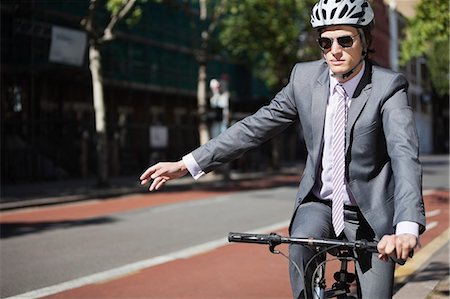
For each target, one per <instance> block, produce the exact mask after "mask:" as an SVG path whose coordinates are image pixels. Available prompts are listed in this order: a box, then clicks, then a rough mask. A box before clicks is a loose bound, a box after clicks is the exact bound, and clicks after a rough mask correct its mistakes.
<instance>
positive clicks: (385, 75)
mask: <svg viewBox="0 0 450 299" xmlns="http://www.w3.org/2000/svg"><path fill="white" fill-rule="evenodd" d="M407 88H408V83H407V81H406V79H405V78H404V76H403V75H401V74H397V73H393V72H391V71H389V70H386V69H383V68H380V67H377V66H373V65H372V64H371V63H370V62H367V63H366V68H365V73H364V75H363V77H362V79H361V81H360V83H359V85H358V87H357V89H356V91H355V94H354V96H353V99H352V104H351V106H350V108H349V112H348V122H347V129H346V130H347V133H346V139H347V140H346V141H347V142H346V147H347V149H346V179H347V182H348V187H349V188H350V190H351V192H352V194H353V195H354V197H355V200H356V202H357V204H358V206H359V208H360V210H361V212H362V213H363V215H364V217H365V218H366V220H367V221H368V223H369V224H370V226H371V227H372V229H373V230H374V232H375V234H376V235H377V237H379V238H381V237H382V236H383V235H386V234H392V233H393V232H394V230H395V226H396V225H397V223H399V222H401V221H412V222H416V223H418V224H419V227H420V228H419V231H420V233H422V232H423V231H424V230H425V210H424V205H423V199H422V168H421V165H420V163H419V158H418V148H419V146H418V137H417V132H416V127H415V123H414V116H413V111H412V109H411V107H410V106H409V105H408V100H407V94H406V92H407ZM328 97H329V68H328V66H327V64H326V63H325V61H324V60H319V61H313V62H306V63H298V64H296V65H295V66H294V68H293V70H292V73H291V76H290V81H289V83H288V84H287V85H286V86H285V87H284V88H283V89H282V90H281V91H280V92H279V93H278V94H277V95H276V96H275V97H274V98H273V100H272V101H271V102H270V104H268V105H267V106H264V107H262V108H261V109H259V110H258V111H257V112H256V113H255V114H253V115H251V116H249V117H247V118H245V119H243V120H241V121H240V122H238V123H236V124H235V125H233V126H232V127H230V128H229V129H228V130H227V131H225V132H224V133H222V134H221V135H219V136H218V137H217V138H215V139H212V140H211V141H209V142H208V143H207V144H205V145H203V146H201V147H199V148H198V149H196V150H195V151H193V152H192V154H193V156H194V158H195V160H196V161H197V163H198V164H199V166H200V167H201V168H202V169H203V170H204V171H205V172H209V171H212V170H213V169H215V168H217V167H218V166H220V165H222V164H223V163H226V162H228V161H231V160H233V159H235V158H237V157H239V156H240V155H242V154H243V153H244V152H246V151H247V150H250V149H252V148H254V147H256V146H258V145H260V144H262V143H263V142H265V141H266V140H268V139H270V138H271V137H273V136H275V135H276V134H278V133H280V132H281V131H283V130H284V129H285V128H287V127H288V126H289V125H290V124H292V123H293V122H294V121H295V120H296V119H299V121H300V125H301V127H302V130H303V135H304V138H305V143H306V148H307V159H306V164H305V169H304V172H303V175H302V178H301V181H300V185H299V189H298V193H297V198H296V203H295V209H297V207H298V206H299V205H300V204H301V202H302V200H303V199H304V198H305V197H306V196H307V195H308V194H309V193H310V191H311V189H312V187H313V185H314V182H315V180H318V179H320V174H319V169H320V164H321V160H322V159H321V156H322V145H323V132H324V123H325V109H326V105H327V100H328ZM294 215H295V212H294ZM291 223H292V222H291Z"/></svg>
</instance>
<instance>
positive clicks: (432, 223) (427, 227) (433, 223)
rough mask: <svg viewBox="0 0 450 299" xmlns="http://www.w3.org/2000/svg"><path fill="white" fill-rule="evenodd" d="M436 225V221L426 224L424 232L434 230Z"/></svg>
mask: <svg viewBox="0 0 450 299" xmlns="http://www.w3.org/2000/svg"><path fill="white" fill-rule="evenodd" d="M438 223H439V222H437V221H433V222H430V223H428V224H427V226H426V230H430V229H432V228H435V227H436V226H437V225H438Z"/></svg>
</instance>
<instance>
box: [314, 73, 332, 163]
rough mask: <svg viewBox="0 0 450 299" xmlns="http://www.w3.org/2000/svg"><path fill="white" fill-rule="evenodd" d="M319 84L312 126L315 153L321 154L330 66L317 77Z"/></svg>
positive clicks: (315, 95) (315, 90)
mask: <svg viewBox="0 0 450 299" xmlns="http://www.w3.org/2000/svg"><path fill="white" fill-rule="evenodd" d="M317 83H318V84H317V86H316V88H315V89H314V90H313V93H312V111H311V115H312V128H313V134H312V135H313V138H314V154H315V156H316V157H318V156H319V153H320V151H321V147H322V140H323V129H324V126H325V112H326V108H327V101H328V93H329V71H328V68H326V69H325V71H324V72H323V73H322V74H321V75H320V76H319V78H318V79H317Z"/></svg>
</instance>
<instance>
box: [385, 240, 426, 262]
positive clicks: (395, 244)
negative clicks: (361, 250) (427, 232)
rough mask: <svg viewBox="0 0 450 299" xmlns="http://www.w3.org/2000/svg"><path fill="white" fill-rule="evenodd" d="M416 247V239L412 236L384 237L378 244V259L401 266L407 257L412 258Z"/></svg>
mask: <svg viewBox="0 0 450 299" xmlns="http://www.w3.org/2000/svg"><path fill="white" fill-rule="evenodd" d="M417 246H418V242H417V238H416V236H414V235H413V234H400V235H385V236H383V238H381V240H380V241H379V242H378V246H377V249H378V252H379V253H380V254H379V256H378V257H379V258H380V259H382V260H387V259H389V258H391V259H392V260H393V261H394V262H396V263H398V264H400V265H403V264H405V262H406V260H407V259H408V257H412V256H413V254H414V249H415V248H416V247H417Z"/></svg>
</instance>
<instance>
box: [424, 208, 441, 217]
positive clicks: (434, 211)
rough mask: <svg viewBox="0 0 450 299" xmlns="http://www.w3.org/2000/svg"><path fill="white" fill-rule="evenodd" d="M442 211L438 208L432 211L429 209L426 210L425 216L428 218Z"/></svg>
mask: <svg viewBox="0 0 450 299" xmlns="http://www.w3.org/2000/svg"><path fill="white" fill-rule="evenodd" d="M440 213H441V209H436V210H432V211H429V212H425V216H426V217H427V218H428V217H434V216H437V215H439V214H440Z"/></svg>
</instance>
